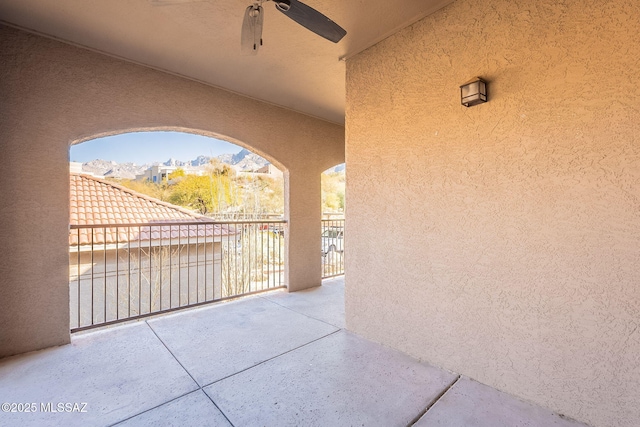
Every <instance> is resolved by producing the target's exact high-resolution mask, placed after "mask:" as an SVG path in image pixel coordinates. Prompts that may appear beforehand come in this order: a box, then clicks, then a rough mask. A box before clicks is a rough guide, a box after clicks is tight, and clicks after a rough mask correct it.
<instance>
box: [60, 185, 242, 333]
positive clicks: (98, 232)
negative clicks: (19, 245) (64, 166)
mask: <svg viewBox="0 0 640 427" xmlns="http://www.w3.org/2000/svg"><path fill="white" fill-rule="evenodd" d="M204 221H210V219H208V218H205V217H203V216H200V215H197V214H194V213H192V212H190V211H188V210H186V209H183V208H181V207H178V206H174V205H171V204H169V203H166V202H163V201H160V200H157V199H154V198H152V197H149V196H146V195H143V194H139V193H137V192H135V191H132V190H130V189H128V188H125V187H122V186H119V185H116V184H113V183H111V182H108V181H104V180H102V179H98V178H95V177H92V176H89V175H84V174H77V173H71V174H70V224H71V229H70V231H69V245H70V251H69V273H70V274H69V283H70V292H71V294H70V297H71V327H72V328H77V327H82V326H87V325H89V324H91V323H92V321H91V320H92V318H93V320H94V322H103V321H105V320H106V321H110V320H116V319H118V318H124V317H128V316H129V314H130V313H131V314H132V315H136V314H144V313H148V312H155V311H160V310H166V309H169V308H175V307H178V306H180V305H186V304H187V303H194V302H200V301H204V300H205V299H212V298H214V297H215V298H220V297H221V296H223V295H224V293H225V292H224V291H223V290H222V289H221V283H222V281H221V258H222V252H223V250H224V247H228V246H234V245H235V244H236V243H235V240H234V239H235V236H236V234H237V233H236V232H235V230H233V228H232V227H231V226H227V225H222V224H211V223H208V224H207V223H204ZM197 222H203V224H194V223H197ZM181 223H186V224H188V225H186V224H185V225H181ZM127 224H136V225H135V226H127ZM154 224H157V225H154ZM161 224H162V225H161ZM170 224H171V225H170ZM96 225H108V226H105V227H95V226H96ZM91 226H93V228H91ZM78 287H79V288H80V289H78ZM127 295H129V296H130V298H127ZM96 300H99V301H97V302H96ZM92 301H93V307H94V310H93V313H92V312H91V307H92ZM105 315H106V319H105Z"/></svg>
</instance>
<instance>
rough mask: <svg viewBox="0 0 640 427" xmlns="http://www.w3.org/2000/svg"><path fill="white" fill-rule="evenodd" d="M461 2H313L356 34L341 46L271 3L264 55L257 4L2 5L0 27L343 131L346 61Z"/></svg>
mask: <svg viewBox="0 0 640 427" xmlns="http://www.w3.org/2000/svg"><path fill="white" fill-rule="evenodd" d="M161 1H162V0H161ZM164 1H167V0H164ZM182 1H184V3H177V4H176V2H182ZM452 1H453V0H403V1H402V2H394V1H388V0H369V1H365V0H352V1H344V0H307V1H305V3H306V4H308V5H309V6H311V7H313V8H315V9H317V10H319V11H321V12H322V13H324V14H325V15H327V16H329V17H330V18H331V19H333V20H334V21H336V22H337V23H339V24H340V25H341V26H342V27H344V28H345V29H346V30H347V35H346V37H345V38H344V39H343V40H342V41H341V42H340V43H338V44H334V43H331V42H329V41H327V40H324V39H322V38H321V37H319V36H317V35H315V34H313V33H311V32H309V31H307V30H306V29H304V28H302V27H301V26H299V25H298V24H296V23H294V22H293V21H291V20H290V19H289V18H287V17H286V16H284V15H283V14H281V13H279V12H278V11H276V10H275V7H274V5H273V4H269V3H267V4H265V5H264V8H265V18H264V20H265V23H264V33H263V39H264V46H263V47H262V48H261V49H260V52H259V53H258V55H257V56H244V55H241V52H240V28H241V25H242V19H243V13H244V9H245V8H246V7H247V6H248V5H250V4H251V3H252V0H229V1H227V2H223V1H220V0H172V2H173V4H165V5H158V4H152V3H153V2H152V0H110V1H104V0H56V1H51V0H3V1H2V2H0V19H1V20H2V21H4V22H6V23H9V24H13V25H15V26H18V27H21V28H25V29H28V30H33V31H35V32H38V33H41V34H45V35H49V36H53V37H56V38H59V39H62V40H66V41H69V42H72V43H74V44H78V45H81V46H85V47H88V48H91V49H94V50H97V51H100V52H103V53H106V54H109V55H114V56H117V57H120V58H123V59H126V60H129V61H134V62H136V63H140V64H143V65H147V66H150V67H153V68H156V69H160V70H164V71H168V72H171V73H175V74H178V75H182V76H184V77H188V78H190V79H195V80H198V81H201V82H204V83H207V84H211V85H214V86H218V87H222V88H225V89H228V90H231V91H234V92H237V93H240V94H243V95H246V96H249V97H252V98H256V99H260V100H263V101H267V102H269V103H273V104H276V105H280V106H283V107H287V108H290V109H293V110H296V111H300V112H303V113H306V114H309V115H312V116H315V117H319V118H322V119H325V120H328V121H331V122H335V123H344V105H345V88H344V79H345V66H344V61H341V60H340V59H341V58H345V57H349V56H351V55H354V54H356V53H358V52H360V51H362V50H364V49H366V48H367V47H370V46H371V45H373V44H375V43H376V42H378V41H380V40H382V39H384V38H386V37H388V36H389V35H391V34H393V33H394V32H396V31H397V30H399V29H400V28H403V27H405V26H407V25H409V24H411V23H413V22H415V21H417V20H418V19H420V18H422V17H424V16H427V15H429V14H431V13H433V12H435V11H436V10H438V9H440V8H442V7H443V6H445V5H447V4H449V3H451V2H452Z"/></svg>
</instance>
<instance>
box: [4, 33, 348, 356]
mask: <svg viewBox="0 0 640 427" xmlns="http://www.w3.org/2000/svg"><path fill="white" fill-rule="evenodd" d="M264 83H265V84H269V82H268V77H265V82H264ZM0 108H1V109H0V148H1V153H2V167H0V182H1V183H2V185H0V203H1V205H2V206H1V208H0V209H1V211H0V236H2V245H3V249H4V252H3V256H2V257H0V292H1V298H0V357H2V356H7V355H11V354H16V353H21V352H25V351H29V350H35V349H39V348H43V347H47V346H50V345H56V344H63V343H65V342H68V341H69V333H68V329H69V292H68V277H67V275H68V270H67V266H66V265H67V263H68V258H67V257H68V255H67V251H68V246H67V245H68V242H67V233H68V224H69V195H68V193H69V164H68V156H69V145H70V144H73V143H76V142H80V141H84V140H87V139H91V138H94V137H96V136H101V135H108V134H113V133H120V132H126V131H132V130H149V129H157V130H160V129H167V130H169V129H170V130H182V131H189V132H195V133H200V134H204V135H210V136H217V137H220V138H222V139H226V140H228V141H231V142H234V143H238V144H240V145H243V146H245V147H248V148H250V149H251V150H252V151H254V152H257V153H259V154H261V155H263V156H265V157H266V158H268V159H269V160H271V161H272V162H273V163H274V164H275V165H277V166H278V167H280V168H281V169H283V170H286V173H285V181H286V187H287V189H289V190H290V191H291V194H287V197H289V198H290V200H291V202H290V203H288V205H287V209H286V216H287V219H289V220H290V224H289V229H288V239H287V242H288V247H287V248H286V250H285V253H286V255H287V257H288V258H287V260H288V261H287V262H288V266H289V267H291V268H290V269H289V270H287V271H286V277H287V283H288V284H289V289H290V290H297V289H304V288H306V287H310V286H317V285H319V284H320V257H319V248H320V237H319V234H318V230H319V229H320V214H321V212H320V173H321V172H322V171H324V170H325V169H327V168H328V167H330V166H333V165H335V164H338V163H341V162H343V161H344V128H343V127H342V126H339V125H335V124H332V123H328V122H326V121H322V120H319V119H316V118H313V117H309V116H306V115H303V114H299V113H295V112H293V111H290V110H287V109H283V108H279V107H276V106H273V105H269V104H265V103H263V102H259V101H256V100H252V99H249V98H246V97H242V96H239V95H237V94H234V93H231V92H228V91H225V90H221V89H217V88H213V87H211V86H206V85H203V84H200V83H197V82H194V81H190V80H186V79H183V78H180V77H177V76H173V75H169V74H165V73H162V72H158V71H154V70H150V69H148V68H144V67H141V66H137V65H134V64H131V63H127V62H124V61H120V60H117V59H114V58H110V57H107V56H104V55H101V54H98V53H94V52H90V51H87V50H84V49H80V48H77V47H73V46H70V45H67V44H64V43H61V42H58V41H54V40H50V39H47V38H43V37H40V36H36V35H32V34H28V33H25V32H23V31H20V30H16V29H13V28H9V27H6V26H0ZM308 230H315V233H312V232H311V233H310V232H309V231H308ZM309 272H311V273H309Z"/></svg>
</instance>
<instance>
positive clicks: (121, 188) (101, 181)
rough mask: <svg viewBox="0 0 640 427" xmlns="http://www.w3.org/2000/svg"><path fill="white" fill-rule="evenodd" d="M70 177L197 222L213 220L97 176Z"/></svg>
mask: <svg viewBox="0 0 640 427" xmlns="http://www.w3.org/2000/svg"><path fill="white" fill-rule="evenodd" d="M70 175H75V176H78V177H81V178H84V179H91V180H93V181H96V182H98V183H99V184H102V185H105V186H110V187H113V188H115V189H117V190H119V191H122V192H125V193H129V194H130V195H132V196H135V197H138V198H141V199H144V200H147V201H148V202H151V203H155V204H157V205H160V206H164V207H166V208H169V209H173V210H176V211H178V212H181V213H183V214H186V215H189V216H192V217H193V218H194V219H195V220H196V221H210V220H211V218H208V217H206V216H204V215H201V214H196V213H194V212H192V211H190V210H188V209H185V208H183V207H182V206H176V205H174V204H171V203H169V202H164V201H162V200H160V199H156V198H155V197H151V196H149V195H146V194H143V193H139V192H137V191H135V190H132V189H130V188H128V187H125V186H123V185H119V184H116V183H114V182H110V181H106V180H104V179H101V178H98V177H96V176H92V175H88V174H84V173H78V172H70Z"/></svg>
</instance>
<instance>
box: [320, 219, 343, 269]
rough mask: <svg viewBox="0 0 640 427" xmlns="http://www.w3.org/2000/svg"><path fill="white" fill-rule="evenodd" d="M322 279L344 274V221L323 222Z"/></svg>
mask: <svg viewBox="0 0 640 427" xmlns="http://www.w3.org/2000/svg"><path fill="white" fill-rule="evenodd" d="M321 232H322V235H321V236H322V238H321V240H322V278H323V279H326V278H329V277H334V276H339V275H341V274H344V219H323V220H322V230H321Z"/></svg>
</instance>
